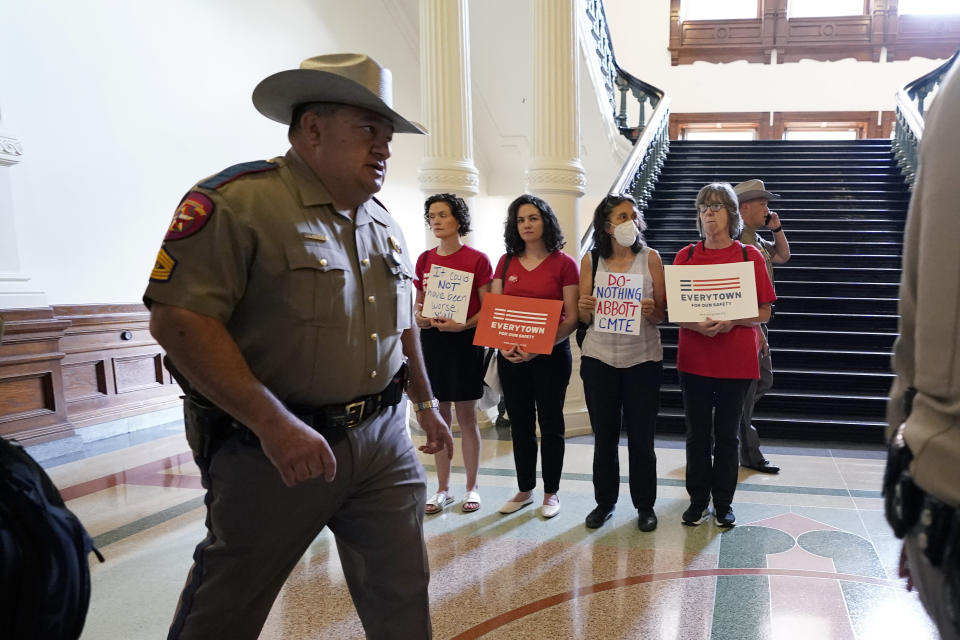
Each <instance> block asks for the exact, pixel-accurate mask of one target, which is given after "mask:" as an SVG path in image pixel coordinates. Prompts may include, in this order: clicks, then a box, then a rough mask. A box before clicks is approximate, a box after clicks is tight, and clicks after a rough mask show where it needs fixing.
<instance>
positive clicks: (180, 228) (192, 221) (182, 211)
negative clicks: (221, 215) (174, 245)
mask: <svg viewBox="0 0 960 640" xmlns="http://www.w3.org/2000/svg"><path fill="white" fill-rule="evenodd" d="M213 209H214V204H213V200H211V199H210V198H208V197H207V196H205V195H203V194H202V193H200V192H199V191H191V192H190V193H188V194H187V196H186V197H185V198H184V199H183V201H182V202H181V203H180V206H179V207H177V212H176V213H175V214H173V220H172V221H171V222H170V228H169V229H167V235H166V236H165V237H164V238H163V239H164V241H170V240H182V239H183V238H188V237H190V236H192V235H193V234H195V233H196V232H198V231H200V229H202V228H203V226H204V225H205V224H207V221H208V220H209V219H210V216H212V215H213Z"/></svg>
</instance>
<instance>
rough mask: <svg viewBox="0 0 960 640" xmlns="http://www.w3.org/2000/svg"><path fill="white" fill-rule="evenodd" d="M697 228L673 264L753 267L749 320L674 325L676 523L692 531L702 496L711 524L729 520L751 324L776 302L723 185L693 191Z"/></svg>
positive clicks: (752, 350)
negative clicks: (682, 479)
mask: <svg viewBox="0 0 960 640" xmlns="http://www.w3.org/2000/svg"><path fill="white" fill-rule="evenodd" d="M696 206H697V231H699V232H700V237H701V238H703V239H702V240H701V241H700V242H698V243H696V244H691V245H688V246H686V247H684V248H683V249H681V250H680V251H679V252H678V253H677V255H676V257H675V258H674V260H673V264H675V265H708V264H724V263H729V262H745V261H747V260H750V261H752V262H753V271H754V275H755V276H756V287H757V303H758V306H759V309H758V311H759V312H758V314H757V316H755V317H753V318H742V319H739V320H713V319H711V318H707V319H706V320H702V321H700V322H681V323H678V324H679V326H680V332H679V333H680V336H679V342H678V346H677V372H678V374H679V376H680V389H681V390H682V392H683V411H684V416H685V420H686V424H687V442H686V449H687V473H686V485H687V493H688V494H689V495H690V507H689V508H688V509H687V510H686V511H685V512H684V513H683V523H684V524H686V525H690V526H696V525H698V524H700V523H701V522H703V521H705V520H706V519H707V518H709V517H710V498H711V496H712V497H713V507H714V512H715V513H714V515H715V518H716V522H717V525H718V526H721V527H732V526H733V525H734V524H735V523H736V517H735V516H734V514H733V508H732V507H731V503H732V502H733V494H734V491H735V490H736V487H737V470H738V468H739V466H740V458H739V444H738V440H737V432H738V425H739V422H740V414H741V412H742V411H743V398H744V394H745V393H746V391H747V388H748V387H749V385H750V381H751V380H753V379H756V378H759V376H760V369H759V364H758V361H757V351H758V349H759V342H758V337H757V327H758V325H759V324H760V323H761V322H766V321H767V320H768V319H769V318H770V303H772V302H773V301H774V300H776V294H775V293H774V291H773V284H772V283H771V282H770V276H769V275H768V274H767V266H766V262H765V261H764V258H763V254H761V253H760V252H759V251H758V250H757V249H756V248H755V247H752V246H744V245H742V244H741V243H740V242H739V241H737V240H734V238H736V237H738V236H739V235H740V231H741V230H742V228H743V220H741V218H740V212H739V207H738V203H737V196H736V194H735V193H734V191H733V187H731V186H730V185H729V184H727V183H725V182H724V183H716V182H715V183H712V184H708V185H706V186H705V187H703V188H702V189H700V192H699V193H698V194H697V200H696Z"/></svg>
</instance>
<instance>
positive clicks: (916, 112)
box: [893, 50, 960, 189]
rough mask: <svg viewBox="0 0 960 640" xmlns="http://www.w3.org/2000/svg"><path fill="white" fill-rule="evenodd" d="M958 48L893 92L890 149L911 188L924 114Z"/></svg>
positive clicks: (958, 54)
mask: <svg viewBox="0 0 960 640" xmlns="http://www.w3.org/2000/svg"><path fill="white" fill-rule="evenodd" d="M958 56H960V50H958V51H957V52H956V53H954V54H953V55H952V56H950V59H949V60H947V61H946V62H944V63H943V64H942V65H940V66H939V67H937V68H936V69H934V70H933V71H931V72H930V73H928V74H926V75H923V76H920V77H919V78H917V79H916V80H914V81H913V82H910V83H909V84H907V85H906V86H905V87H904V88H902V89H900V90H899V91H897V94H896V98H897V107H896V108H897V123H896V127H895V129H894V135H893V150H894V153H895V154H896V157H897V164H898V165H899V166H900V171H901V172H902V173H903V176H904V178H905V179H906V181H907V184H908V185H910V188H911V189H913V182H914V180H916V177H917V160H918V158H917V148H918V146H919V145H920V139H921V138H922V137H923V119H924V113H925V112H926V110H927V108H928V106H929V105H928V102H932V101H933V99H934V98H935V97H936V95H937V92H938V91H939V89H940V83H941V82H943V78H944V76H946V74H947V71H948V70H949V69H950V66H951V65H952V64H953V63H954V61H955V60H956V59H957V57H958Z"/></svg>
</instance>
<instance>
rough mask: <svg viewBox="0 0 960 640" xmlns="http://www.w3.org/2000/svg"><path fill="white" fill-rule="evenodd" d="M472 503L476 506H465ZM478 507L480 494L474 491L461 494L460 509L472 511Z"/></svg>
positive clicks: (466, 511)
mask: <svg viewBox="0 0 960 640" xmlns="http://www.w3.org/2000/svg"><path fill="white" fill-rule="evenodd" d="M470 503H473V504H475V505H477V506H475V507H470V508H469V509H468V508H467V505H468V504H470ZM478 509H480V494H479V493H477V492H476V491H467V493H466V495H464V496H463V504H462V505H461V506H460V510H461V511H463V512H464V513H473V512H474V511H477V510H478Z"/></svg>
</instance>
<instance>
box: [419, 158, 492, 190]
mask: <svg viewBox="0 0 960 640" xmlns="http://www.w3.org/2000/svg"><path fill="white" fill-rule="evenodd" d="M417 179H418V181H419V183H420V190H421V191H423V192H424V193H460V194H464V195H469V196H475V195H477V193H478V192H479V190H480V173H479V172H478V171H477V168H476V167H475V166H473V163H472V162H465V161H461V162H453V161H449V160H442V159H441V160H439V161H438V159H434V158H427V159H426V160H425V161H424V162H423V165H422V166H421V167H420V170H419V171H418V172H417Z"/></svg>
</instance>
